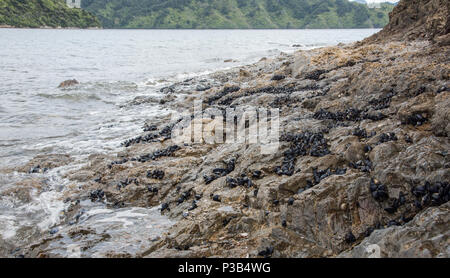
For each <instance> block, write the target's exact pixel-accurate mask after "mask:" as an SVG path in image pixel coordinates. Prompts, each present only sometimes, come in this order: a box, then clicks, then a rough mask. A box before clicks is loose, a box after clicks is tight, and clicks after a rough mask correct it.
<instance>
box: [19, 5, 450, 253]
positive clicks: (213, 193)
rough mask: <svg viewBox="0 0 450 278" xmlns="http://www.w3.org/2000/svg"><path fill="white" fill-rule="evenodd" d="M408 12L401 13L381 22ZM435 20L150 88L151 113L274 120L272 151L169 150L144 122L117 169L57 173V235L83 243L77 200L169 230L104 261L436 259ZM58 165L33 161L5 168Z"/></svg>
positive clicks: (443, 246)
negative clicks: (252, 113)
mask: <svg viewBox="0 0 450 278" xmlns="http://www.w3.org/2000/svg"><path fill="white" fill-rule="evenodd" d="M416 2H417V1H409V2H408V1H401V2H400V4H399V5H398V7H397V8H396V9H395V10H394V12H393V14H392V15H391V21H392V19H393V18H394V19H395V18H397V17H396V16H397V15H398V14H404V13H403V12H402V11H403V8H404V6H405V5H421V4H417V3H416ZM425 2H427V3H429V4H430V5H435V4H436V3H437V4H439V3H440V1H435V0H430V1H425ZM441 2H442V1H441ZM442 3H443V2H442ZM426 5H427V4H426ZM426 5H425V6H426ZM417 10H418V11H419V12H420V11H421V9H417ZM442 10H443V9H442ZM442 10H439V13H435V14H428V17H432V18H434V19H433V20H434V21H433V22H435V21H436V20H437V19H436V18H435V17H436V16H437V15H442V14H444V16H445V17H444V18H440V20H441V21H445V20H447V21H446V22H444V25H443V26H442V25H441V24H431V25H430V26H431V27H427V26H428V25H426V26H425V27H423V25H420V27H417V26H416V27H415V30H420V32H419V33H420V36H419V35H417V34H416V35H415V36H414V37H411V35H410V34H409V35H408V37H407V38H404V37H401V38H400V36H401V34H402V32H403V30H404V27H402V28H400V27H399V29H395V27H393V26H392V25H389V26H388V27H386V29H385V30H384V31H382V32H381V34H385V35H384V36H383V37H382V36H381V35H379V34H377V35H375V36H374V37H371V38H368V39H366V40H365V41H363V42H357V43H354V44H350V45H338V46H334V47H326V48H320V49H314V50H308V51H297V52H295V53H294V54H289V55H288V54H285V55H281V56H280V57H277V58H274V59H262V60H261V61H259V62H258V63H256V64H254V65H248V66H244V67H240V68H235V69H232V70H228V71H223V72H217V73H214V74H211V75H209V76H208V77H199V78H192V79H189V80H185V81H184V82H179V83H176V84H173V85H171V86H169V87H166V88H163V89H161V92H163V93H164V97H163V98H162V99H161V100H160V102H161V103H164V104H165V105H167V107H170V108H172V109H173V110H175V111H182V110H189V109H192V107H193V104H194V102H195V101H198V100H202V101H203V105H204V108H211V107H215V108H218V109H220V110H224V109H227V108H230V107H238V106H253V107H265V108H278V109H279V111H280V133H281V137H280V139H281V145H280V149H279V151H278V152H276V153H273V154H262V153H261V151H260V145H258V144H246V143H245V142H244V143H235V144H206V143H202V144H181V145H180V144H176V143H175V142H173V138H171V136H170V134H171V129H172V127H173V125H174V122H172V121H171V119H169V118H167V117H160V118H158V119H151V120H149V121H148V122H147V124H146V125H145V126H144V127H143V130H144V133H143V134H142V135H139V134H136V135H135V136H134V137H133V138H131V139H130V140H129V141H127V142H124V147H123V151H122V152H120V153H119V154H117V157H110V156H106V155H95V156H94V155H93V156H92V157H91V158H90V160H89V162H88V163H87V165H86V166H85V167H84V168H83V169H81V170H77V171H73V172H69V173H67V174H66V177H67V178H68V179H70V180H71V181H73V190H71V191H70V194H68V196H67V200H66V202H67V203H68V204H69V205H68V209H67V210H66V211H65V215H64V219H65V220H64V221H65V223H67V224H68V225H69V224H70V225H69V228H67V229H68V230H67V234H69V235H71V236H73V237H74V238H88V237H90V236H92V234H95V233H96V231H92V230H86V229H80V228H79V227H77V225H76V224H77V221H78V219H79V217H80V216H79V215H80V214H82V213H83V212H82V211H80V200H90V201H92V202H94V203H95V202H99V203H106V204H107V205H108V206H109V207H111V208H124V207H143V208H149V207H155V206H159V208H160V213H161V214H162V215H164V216H167V217H169V218H170V219H172V220H173V221H176V222H175V223H174V224H173V225H171V226H170V228H168V231H167V232H165V233H162V234H161V235H160V236H159V237H156V238H154V239H152V240H151V241H150V240H149V242H148V246H146V247H145V248H144V249H142V250H140V251H139V252H138V253H136V254H129V253H123V252H120V251H118V252H116V253H111V254H108V256H110V257H127V256H138V257H302V258H306V257H373V256H377V257H449V254H450V244H449V238H448V236H449V231H448V223H449V216H450V215H449V209H450V206H449V203H448V200H449V198H450V169H449V168H450V157H449V154H448V151H449V150H450V141H449V134H450V124H449V123H450V110H449V107H450V90H449V76H450V63H449V58H448V57H450V48H449V44H448V43H447V42H448V41H449V40H448V37H449V33H448V27H446V26H448V9H445V11H446V12H445V13H441V11H442ZM420 16H421V15H417V17H420ZM420 18H421V20H422V17H420ZM438 21H439V20H438ZM424 22H425V23H423V24H427V22H429V21H427V20H425V21H424ZM422 27H423V28H422ZM430 28H431V29H430ZM439 28H441V29H439ZM442 28H443V29H442ZM445 28H447V29H445ZM386 30H389V31H386ZM211 121H212V119H211ZM208 123H210V121H207V122H206V123H204V124H208ZM248 128H251V124H250V125H249V126H248ZM69 162H70V157H67V156H64V155H54V156H52V157H38V158H36V159H34V160H32V161H30V163H29V164H27V165H25V166H24V167H22V168H20V169H18V170H20V171H27V172H28V171H30V169H31V170H32V171H36V172H40V171H44V169H52V168H55V167H58V166H61V165H64V164H67V163H69ZM37 165H39V168H37ZM77 217H78V218H77ZM107 234H108V232H107V231H105V234H104V235H103V236H106V235H107ZM102 240H104V237H97V238H96V242H97V243H98V242H101V241H102ZM61 241H62V236H61V235H59V234H57V233H53V234H50V235H48V236H45V237H44V238H40V239H37V240H36V242H35V243H33V244H32V245H29V246H27V247H25V248H23V256H25V257H53V256H58V255H57V254H55V253H54V252H53V248H54V246H55V244H56V243H58V242H61ZM89 244H91V245H95V244H96V243H95V240H94V241H93V242H89ZM89 244H87V245H85V246H83V249H89V248H90V245H89Z"/></svg>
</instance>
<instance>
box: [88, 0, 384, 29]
mask: <svg viewBox="0 0 450 278" xmlns="http://www.w3.org/2000/svg"><path fill="white" fill-rule="evenodd" d="M82 7H83V8H85V9H87V10H88V11H90V12H92V13H94V14H96V15H97V16H98V17H99V19H100V20H101V22H102V24H103V27H105V28H368V27H383V26H384V25H386V24H387V22H388V20H389V16H388V13H389V12H390V11H391V10H392V8H393V5H390V4H383V5H382V7H381V8H380V9H373V8H369V7H367V6H366V5H363V4H359V3H356V2H349V1H347V0H83V6H82Z"/></svg>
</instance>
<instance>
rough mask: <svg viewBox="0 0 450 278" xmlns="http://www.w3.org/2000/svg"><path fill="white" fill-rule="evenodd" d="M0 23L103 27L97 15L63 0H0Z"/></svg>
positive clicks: (15, 25) (60, 26)
mask: <svg viewBox="0 0 450 278" xmlns="http://www.w3.org/2000/svg"><path fill="white" fill-rule="evenodd" d="M0 25H2V26H14V27H19V28H20V27H28V28H47V27H51V28H70V27H77V28H91V27H101V24H100V21H99V20H98V19H97V17H96V16H95V15H93V14H91V13H90V12H88V11H86V10H83V9H71V8H69V7H68V6H67V5H66V2H65V1H63V0H35V1H17V0H0ZM44 26H45V27H44Z"/></svg>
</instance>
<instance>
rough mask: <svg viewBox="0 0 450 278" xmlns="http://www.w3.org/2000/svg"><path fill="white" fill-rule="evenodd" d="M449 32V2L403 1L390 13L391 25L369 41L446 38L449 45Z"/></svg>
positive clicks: (428, 0)
mask: <svg viewBox="0 0 450 278" xmlns="http://www.w3.org/2000/svg"><path fill="white" fill-rule="evenodd" d="M449 32H450V2H449V1H447V0H402V1H400V2H399V3H398V5H397V6H396V7H395V8H394V10H393V11H392V12H391V13H390V20H389V24H388V25H387V26H386V27H384V29H383V30H382V31H381V32H379V33H377V34H375V35H374V36H373V37H371V38H369V39H368V41H386V40H393V39H395V40H415V39H427V40H435V39H437V38H438V37H441V36H446V38H445V40H446V42H447V43H448V34H449ZM440 39H441V40H442V39H444V38H440Z"/></svg>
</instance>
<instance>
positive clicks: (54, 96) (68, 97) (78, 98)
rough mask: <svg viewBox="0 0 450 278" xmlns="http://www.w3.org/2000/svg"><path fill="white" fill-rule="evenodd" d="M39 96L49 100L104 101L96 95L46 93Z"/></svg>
mask: <svg viewBox="0 0 450 278" xmlns="http://www.w3.org/2000/svg"><path fill="white" fill-rule="evenodd" d="M38 96H39V97H43V98H47V99H64V100H75V101H81V100H102V99H101V98H100V97H98V96H97V95H96V94H80V93H78V94H77V93H74V94H45V93H40V94H38Z"/></svg>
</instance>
